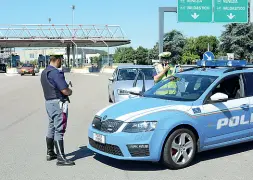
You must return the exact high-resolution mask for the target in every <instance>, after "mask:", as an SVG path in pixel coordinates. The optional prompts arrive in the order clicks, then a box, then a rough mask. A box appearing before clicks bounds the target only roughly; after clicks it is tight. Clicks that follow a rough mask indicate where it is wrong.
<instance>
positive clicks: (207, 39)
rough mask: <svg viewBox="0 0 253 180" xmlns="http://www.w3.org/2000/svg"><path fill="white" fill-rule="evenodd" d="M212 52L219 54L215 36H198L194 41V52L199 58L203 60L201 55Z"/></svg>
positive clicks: (217, 41)
mask: <svg viewBox="0 0 253 180" xmlns="http://www.w3.org/2000/svg"><path fill="white" fill-rule="evenodd" d="M208 43H209V50H210V51H212V52H213V53H214V54H217V53H218V52H219V40H218V39H217V37H216V36H199V37H198V38H197V39H196V51H197V53H198V55H199V56H200V58H201V59H202V58H203V54H204V53H205V52H206V51H207V50H208Z"/></svg>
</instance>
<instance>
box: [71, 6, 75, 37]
mask: <svg viewBox="0 0 253 180" xmlns="http://www.w3.org/2000/svg"><path fill="white" fill-rule="evenodd" d="M74 10H75V5H72V37H73V36H74Z"/></svg>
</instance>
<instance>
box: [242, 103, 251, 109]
mask: <svg viewBox="0 0 253 180" xmlns="http://www.w3.org/2000/svg"><path fill="white" fill-rule="evenodd" d="M240 107H241V108H242V109H249V105H248V104H242V105H241V106H240Z"/></svg>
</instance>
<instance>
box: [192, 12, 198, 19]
mask: <svg viewBox="0 0 253 180" xmlns="http://www.w3.org/2000/svg"><path fill="white" fill-rule="evenodd" d="M191 16H192V17H193V19H197V18H198V17H199V15H197V13H194V14H192V15H191Z"/></svg>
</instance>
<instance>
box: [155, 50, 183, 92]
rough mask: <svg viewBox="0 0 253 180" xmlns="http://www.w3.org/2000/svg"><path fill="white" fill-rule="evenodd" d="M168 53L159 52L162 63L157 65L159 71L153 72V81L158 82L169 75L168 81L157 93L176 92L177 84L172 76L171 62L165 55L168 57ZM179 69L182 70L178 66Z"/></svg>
mask: <svg viewBox="0 0 253 180" xmlns="http://www.w3.org/2000/svg"><path fill="white" fill-rule="evenodd" d="M170 55H171V53H170V52H164V53H161V54H159V56H160V57H161V58H162V64H158V65H157V69H158V71H159V73H158V74H154V82H155V83H158V82H160V81H162V80H164V79H166V78H169V77H170V82H169V83H168V84H165V85H164V86H163V87H161V88H160V90H159V92H157V93H159V95H165V94H176V92H177V84H176V81H175V79H174V78H173V75H174V67H173V64H172V62H171V61H170V60H167V57H169V56H170ZM179 71H180V72H182V71H183V70H182V69H181V68H180V69H179Z"/></svg>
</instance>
